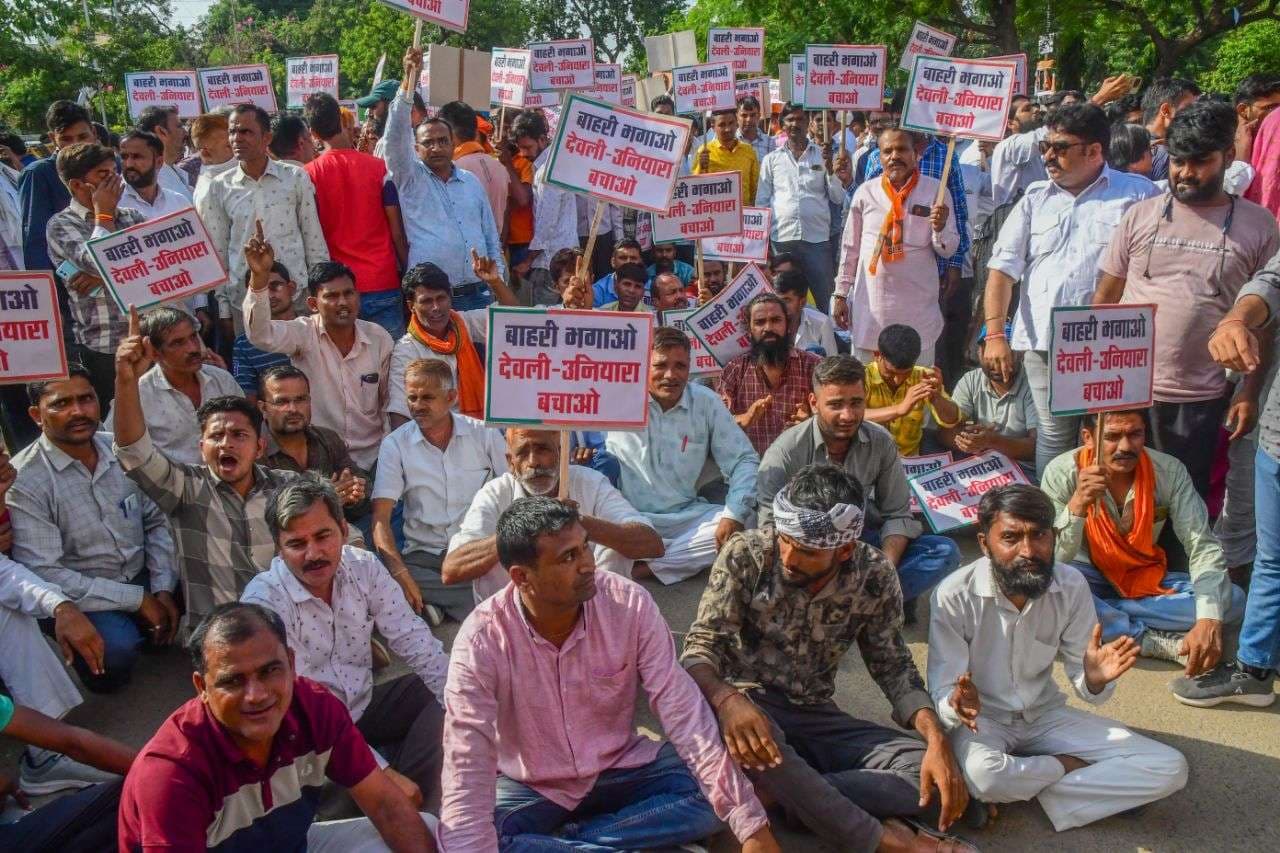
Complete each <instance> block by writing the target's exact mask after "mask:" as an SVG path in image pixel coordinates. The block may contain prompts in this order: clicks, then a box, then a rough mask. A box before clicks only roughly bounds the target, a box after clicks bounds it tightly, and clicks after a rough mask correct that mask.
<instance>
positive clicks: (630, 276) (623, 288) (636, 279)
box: [596, 264, 653, 311]
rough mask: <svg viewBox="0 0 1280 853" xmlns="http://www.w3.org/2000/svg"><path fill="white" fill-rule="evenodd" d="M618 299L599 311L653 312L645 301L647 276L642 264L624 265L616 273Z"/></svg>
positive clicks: (607, 303)
mask: <svg viewBox="0 0 1280 853" xmlns="http://www.w3.org/2000/svg"><path fill="white" fill-rule="evenodd" d="M613 274H614V276H615V278H614V289H615V290H616V291H617V295H618V298H617V299H615V300H613V301H612V302H606V303H605V304H603V305H601V306H600V307H599V308H598V309H596V310H598V311H652V310H653V308H652V307H651V306H649V305H647V304H645V301H644V292H645V274H644V267H643V266H641V265H640V264H623V265H622V266H620V267H618V268H617V269H616V270H615V271H614V273H613Z"/></svg>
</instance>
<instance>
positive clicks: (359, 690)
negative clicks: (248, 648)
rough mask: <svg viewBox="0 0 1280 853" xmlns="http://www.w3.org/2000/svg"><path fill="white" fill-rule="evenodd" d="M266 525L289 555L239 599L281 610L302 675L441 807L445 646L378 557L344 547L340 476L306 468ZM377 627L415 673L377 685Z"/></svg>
mask: <svg viewBox="0 0 1280 853" xmlns="http://www.w3.org/2000/svg"><path fill="white" fill-rule="evenodd" d="M267 524H268V525H269V526H270V527H271V532H272V534H273V535H274V536H275V538H276V546H277V547H278V548H279V551H280V553H279V555H278V556H277V557H276V558H275V559H274V560H272V561H271V568H269V569H267V571H265V572H263V573H262V574H260V575H258V576H257V577H256V578H254V579H253V580H251V581H249V585H248V586H246V587H245V590H244V593H243V594H242V595H241V596H240V600H241V601H244V602H247V603H251V604H260V605H262V606H263V607H265V608H267V609H268V610H271V611H273V612H275V613H276V614H277V615H278V616H279V617H280V621H282V622H284V628H285V633H286V634H287V635H288V645H289V648H290V649H291V650H292V651H293V657H294V669H295V671H296V672H297V674H298V675H300V676H302V677H303V678H309V679H311V680H312V681H315V682H317V683H318V684H322V685H324V686H325V687H327V688H328V689H329V692H330V693H332V694H333V695H334V696H337V697H338V698H339V699H340V700H341V701H342V704H343V705H345V706H346V708H347V710H348V711H350V712H351V719H352V720H353V721H355V724H356V728H357V729H359V731H360V734H362V735H364V738H365V740H367V741H368V742H369V743H370V745H372V746H373V747H374V748H375V749H377V750H378V751H379V753H382V754H383V755H384V757H385V758H386V759H387V761H388V763H389V764H390V766H389V767H384V772H385V773H386V774H387V775H388V776H389V777H391V780H392V781H393V782H395V783H396V784H397V785H398V786H399V787H400V788H401V789H402V790H404V791H405V793H406V794H408V795H409V799H410V800H414V801H415V805H417V804H422V805H424V806H425V807H426V810H427V811H430V812H436V811H438V810H439V808H440V766H441V763H442V762H441V753H440V738H441V734H442V733H441V726H442V725H443V723H444V679H445V675H446V673H447V672H448V669H449V656H448V655H447V654H445V651H444V647H443V646H442V645H440V641H439V640H437V639H436V638H435V636H433V635H432V633H431V629H430V628H428V627H427V625H426V623H424V622H423V621H422V620H421V619H419V618H418V617H417V616H415V615H414V613H413V611H412V610H410V609H409V605H408V604H407V603H406V602H405V600H404V596H403V595H401V593H400V589H399V587H397V586H396V583H395V581H393V580H392V579H391V576H390V575H388V574H387V570H386V568H385V567H383V565H382V563H381V562H379V560H378V558H377V557H375V556H374V555H373V554H371V553H369V552H368V551H363V550H359V549H356V548H352V547H350V546H345V545H343V543H344V542H345V541H346V539H347V523H346V521H345V520H343V517H342V507H341V503H340V498H339V497H338V493H337V492H336V491H334V488H333V486H332V484H330V483H328V482H326V481H325V480H323V479H321V478H319V477H317V476H315V475H307V476H304V477H301V478H299V479H298V480H296V481H294V482H292V483H290V484H288V485H286V486H284V487H282V488H280V489H279V490H278V491H276V492H275V494H273V495H272V496H271V500H270V501H269V502H268V503H267ZM374 630H377V632H378V633H379V634H380V635H381V636H382V637H383V638H384V639H385V640H386V642H387V645H388V646H389V647H390V649H391V651H393V652H395V653H396V655H398V656H399V657H400V658H401V659H402V660H403V661H404V662H405V663H406V664H407V665H408V667H409V669H410V670H411V671H410V672H409V673H408V674H406V675H401V676H399V677H397V678H393V679H391V680H389V681H383V682H381V683H379V684H374V681H373V659H372V653H371V651H370V641H371V640H372V639H373V632H374ZM379 764H380V765H381V764H382V762H381V761H380V762H379Z"/></svg>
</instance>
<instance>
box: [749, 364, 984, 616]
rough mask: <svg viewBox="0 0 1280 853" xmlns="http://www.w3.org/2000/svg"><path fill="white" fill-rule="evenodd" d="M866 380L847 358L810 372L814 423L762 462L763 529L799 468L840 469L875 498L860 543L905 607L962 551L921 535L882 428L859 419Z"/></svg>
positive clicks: (894, 450)
mask: <svg viewBox="0 0 1280 853" xmlns="http://www.w3.org/2000/svg"><path fill="white" fill-rule="evenodd" d="M864 377H865V371H864V369H863V367H862V363H861V362H859V361H858V360H857V359H856V358H853V357H852V356H848V355H833V356H828V357H827V358H824V359H823V360H822V361H821V362H819V363H818V366H817V367H815V368H814V369H813V392H812V393H811V394H810V395H809V408H810V409H811V410H812V411H813V417H811V418H809V419H808V420H806V421H803V422H801V423H799V424H796V425H795V426H793V427H791V428H789V429H787V430H786V431H784V432H783V433H782V434H781V435H780V436H778V438H777V439H775V440H774V442H773V444H771V445H769V449H768V450H767V451H765V454H764V457H763V458H762V459H761V460H760V473H759V477H758V479H757V481H756V497H757V505H758V507H759V513H760V527H762V528H763V527H765V526H766V525H772V523H773V510H772V507H773V499H774V497H775V496H776V495H777V494H778V492H779V491H781V489H782V487H783V486H785V485H786V484H787V483H788V482H789V481H790V480H791V478H792V477H794V476H795V475H796V473H797V472H799V471H800V469H801V468H804V467H805V466H806V465H813V464H815V463H823V462H826V463H830V464H832V465H837V466H840V467H842V468H844V470H845V471H848V472H849V473H850V474H852V475H853V476H854V477H855V478H856V479H857V480H858V482H859V483H860V484H861V485H862V487H863V489H864V490H866V492H867V493H868V494H869V495H871V496H872V497H870V498H869V499H868V501H867V503H868V506H867V525H866V531H865V532H864V533H863V535H862V540H863V541H864V542H866V543H867V544H869V545H873V546H875V547H877V548H879V549H880V550H882V551H883V552H884V554H885V556H886V557H888V558H889V562H891V563H893V565H894V567H895V568H896V569H897V570H898V581H899V583H901V585H902V599H903V601H904V602H909V601H912V600H914V599H915V598H916V597H917V596H919V595H921V594H923V593H925V592H928V591H929V590H930V589H932V588H933V587H934V586H935V585H936V584H937V583H938V582H939V581H941V580H942V579H943V578H944V577H946V576H947V574H949V573H950V572H952V571H954V570H955V569H956V567H957V566H959V565H960V549H959V548H958V547H957V546H956V543H955V542H954V541H952V540H951V539H948V538H947V537H945V536H931V535H929V536H922V535H921V533H922V528H921V526H920V522H918V521H916V520H915V518H914V517H913V516H912V515H911V492H910V490H909V489H908V487H907V477H906V474H904V473H903V471H902V461H901V457H900V456H899V455H898V446H897V444H896V443H895V442H894V440H893V436H892V435H890V434H889V432H888V431H887V430H886V429H885V428H884V427H881V426H879V425H877V424H873V423H868V422H867V421H866V420H865V419H864V414H865V412H866V388H865V385H864ZM908 618H910V617H908Z"/></svg>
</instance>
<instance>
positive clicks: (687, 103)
mask: <svg viewBox="0 0 1280 853" xmlns="http://www.w3.org/2000/svg"><path fill="white" fill-rule="evenodd" d="M671 81H672V82H671V86H672V89H673V90H674V91H675V99H676V112H677V113H680V114H682V115H685V114H690V113H698V114H701V113H709V112H715V111H716V110H731V109H733V108H734V107H735V106H737V100H736V99H735V98H734V82H733V66H732V65H730V64H729V63H727V62H707V63H704V64H702V65H686V66H682V67H680V68H677V69H676V70H675V71H672V72H671Z"/></svg>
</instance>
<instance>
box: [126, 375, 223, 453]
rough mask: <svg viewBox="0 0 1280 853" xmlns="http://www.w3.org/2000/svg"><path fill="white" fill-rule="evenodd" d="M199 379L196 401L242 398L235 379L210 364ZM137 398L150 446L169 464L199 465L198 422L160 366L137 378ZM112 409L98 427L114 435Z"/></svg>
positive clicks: (192, 407) (190, 407)
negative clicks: (159, 451) (229, 397)
mask: <svg viewBox="0 0 1280 853" xmlns="http://www.w3.org/2000/svg"><path fill="white" fill-rule="evenodd" d="M196 375H197V376H198V377H199V379H200V402H201V403H206V402H208V401H209V400H212V399H213V398H214V397H226V396H231V397H243V396H244V389H242V388H241V387H240V383H238V382H236V380H235V377H233V376H232V375H231V374H230V373H227V371H225V370H223V369H222V368H221V367H215V366H214V365H212V364H205V365H201V367H200V372H199V373H198V374H196ZM138 398H139V401H140V402H141V403H142V413H143V414H144V415H145V416H146V419H147V432H148V434H150V436H151V443H152V444H154V445H155V446H156V447H158V448H159V449H160V450H161V451H163V452H164V455H165V456H168V457H169V459H170V460H171V461H173V462H177V463H179V464H182V465H203V464H204V459H203V458H202V457H201V456H200V422H199V421H198V420H196V407H195V406H193V405H192V404H191V398H190V397H188V396H187V395H186V394H184V393H182V392H181V391H179V390H178V389H177V388H174V387H173V386H172V385H170V384H169V380H168V379H166V378H165V375H164V371H163V370H161V369H160V365H158V364H157V365H154V366H153V367H152V368H151V369H150V370H148V371H147V372H146V373H144V374H142V376H140V377H139V378H138ZM115 415H116V407H115V404H114V403H112V405H111V411H110V412H109V413H108V414H107V419H106V420H105V421H103V423H102V428H103V429H104V430H106V431H107V432H114V430H113V429H112V424H113V423H114V421H115Z"/></svg>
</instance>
